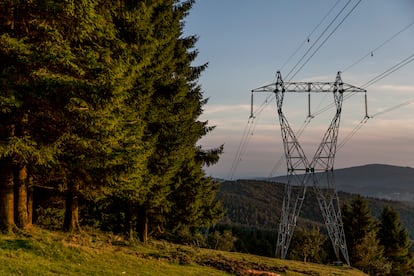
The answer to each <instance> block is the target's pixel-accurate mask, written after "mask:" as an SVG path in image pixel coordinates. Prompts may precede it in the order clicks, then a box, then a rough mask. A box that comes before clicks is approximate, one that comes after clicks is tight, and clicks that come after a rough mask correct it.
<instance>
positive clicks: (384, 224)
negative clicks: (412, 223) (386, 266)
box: [378, 207, 414, 275]
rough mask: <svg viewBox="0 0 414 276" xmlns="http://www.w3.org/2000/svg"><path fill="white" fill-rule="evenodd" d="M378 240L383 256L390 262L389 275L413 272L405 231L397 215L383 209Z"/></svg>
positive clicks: (393, 211)
mask: <svg viewBox="0 0 414 276" xmlns="http://www.w3.org/2000/svg"><path fill="white" fill-rule="evenodd" d="M378 238H379V241H380V244H381V245H382V246H384V249H385V250H384V256H385V257H386V258H387V259H388V260H389V261H390V262H391V264H392V269H391V275H409V274H410V273H411V274H412V273H413V270H414V260H413V257H412V255H411V254H410V253H409V247H410V245H411V243H410V239H409V237H408V232H407V230H406V229H405V228H404V227H403V225H402V224H401V222H400V218H399V215H398V213H397V212H396V211H395V210H394V209H392V208H391V207H385V208H384V209H383V211H382V213H381V219H380V224H379V231H378Z"/></svg>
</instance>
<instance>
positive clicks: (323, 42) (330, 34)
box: [290, 0, 362, 79]
mask: <svg viewBox="0 0 414 276" xmlns="http://www.w3.org/2000/svg"><path fill="white" fill-rule="evenodd" d="M361 1H362V0H359V1H358V2H357V3H356V4H355V5H354V6H353V7H352V9H351V10H350V11H349V12H348V13H347V14H346V15H345V17H344V18H342V20H341V21H340V22H339V23H338V24H337V25H336V27H335V28H334V29H333V30H332V31H331V32H330V33H329V35H328V36H327V37H326V38H325V39H324V40H323V41H322V43H321V44H320V45H319V46H318V48H316V50H315V51H313V53H312V55H310V56H309V57H308V59H307V60H306V61H305V62H304V63H303V64H302V65H301V66H300V67H299V69H298V70H297V71H296V72H295V74H293V75H292V77H291V78H290V79H293V78H294V77H295V76H296V75H297V74H298V73H299V71H300V70H302V68H303V67H304V66H305V65H306V64H307V63H308V62H309V61H310V59H311V58H312V57H313V56H314V55H315V54H316V53H317V52H318V51H319V49H320V48H321V47H322V46H323V45H324V44H325V42H326V41H327V40H328V39H329V38H330V37H331V36H332V35H333V34H334V33H335V32H336V30H337V29H338V28H339V27H340V26H341V25H342V23H343V22H344V21H345V19H347V18H348V17H349V15H350V14H351V13H352V12H353V11H354V10H355V9H356V7H358V5H359V4H360V3H361ZM347 4H348V3H347Z"/></svg>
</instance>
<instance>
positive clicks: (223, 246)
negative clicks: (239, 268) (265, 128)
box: [207, 230, 237, 251]
mask: <svg viewBox="0 0 414 276" xmlns="http://www.w3.org/2000/svg"><path fill="white" fill-rule="evenodd" d="M236 240H237V238H236V237H234V236H233V234H232V232H231V231H230V230H224V231H223V233H220V232H219V231H217V230H216V231H214V232H212V233H210V234H209V235H208V239H207V243H208V246H209V247H210V248H212V249H215V250H220V251H232V250H233V249H234V243H235V241H236Z"/></svg>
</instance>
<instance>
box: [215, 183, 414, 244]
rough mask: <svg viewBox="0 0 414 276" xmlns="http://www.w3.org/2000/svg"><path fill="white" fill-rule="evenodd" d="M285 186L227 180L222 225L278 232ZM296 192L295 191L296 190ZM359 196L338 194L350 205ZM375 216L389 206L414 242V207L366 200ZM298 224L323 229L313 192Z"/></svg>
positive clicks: (223, 189) (222, 194) (221, 191)
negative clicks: (395, 211)
mask: <svg viewBox="0 0 414 276" xmlns="http://www.w3.org/2000/svg"><path fill="white" fill-rule="evenodd" d="M283 189H284V184H282V183H275V182H268V181H258V180H237V181H224V182H222V183H221V185H220V189H219V192H218V194H217V195H218V197H219V198H220V199H221V200H222V203H223V207H224V209H225V210H226V215H225V217H224V218H223V220H222V222H223V223H229V224H236V225H242V226H246V227H257V228H261V229H267V230H271V229H272V230H276V229H277V227H278V221H279V216H280V208H281V206H282V200H283V192H284V190H283ZM293 191H294V189H293ZM357 196H358V195H356V194H349V193H343V192H340V193H339V197H340V202H341V203H342V204H347V203H349V202H351V201H352V200H353V199H355V198H356V197H357ZM366 200H367V202H368V205H369V209H370V210H371V212H372V215H373V216H374V217H377V218H378V217H380V214H381V211H382V210H383V209H384V208H385V207H386V206H391V207H393V208H394V209H395V210H397V211H398V213H399V214H400V217H401V221H402V222H403V224H404V225H405V226H406V227H407V229H408V231H409V234H410V237H411V239H413V240H414V206H411V205H408V204H405V203H401V202H396V201H389V200H380V199H375V198H366ZM298 225H299V226H302V227H306V226H313V225H316V226H320V227H323V219H322V215H321V212H320V210H319V205H318V202H317V200H316V197H315V193H314V191H313V190H312V189H311V188H310V189H308V190H307V193H306V199H305V201H304V202H303V206H302V210H301V213H300V217H299V221H298Z"/></svg>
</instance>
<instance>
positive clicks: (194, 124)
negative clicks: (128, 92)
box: [138, 1, 221, 241]
mask: <svg viewBox="0 0 414 276" xmlns="http://www.w3.org/2000/svg"><path fill="white" fill-rule="evenodd" d="M159 2H160V5H159V6H158V7H157V8H156V12H157V13H156V17H155V18H154V22H155V32H157V33H159V34H160V35H161V36H162V39H160V43H159V49H158V51H157V54H156V55H155V56H154V63H155V64H156V66H155V65H154V66H152V67H151V68H150V70H153V72H154V73H153V74H152V75H151V79H150V81H152V83H153V84H154V86H153V88H154V94H153V96H152V97H151V107H152V108H151V109H150V110H149V112H148V116H147V117H146V118H147V122H148V128H147V129H148V133H149V134H150V135H151V136H152V137H156V145H155V151H154V153H153V154H152V155H151V156H150V158H149V163H148V168H149V171H148V175H147V177H146V182H147V183H149V186H150V187H151V191H150V193H149V194H148V197H147V199H146V201H145V202H144V203H143V204H142V205H141V206H140V208H139V210H140V212H139V214H138V216H139V217H140V218H141V221H142V222H141V223H140V224H139V225H140V230H139V232H140V233H141V239H142V240H144V241H145V240H146V237H147V234H146V233H147V230H148V226H149V225H151V226H152V227H154V229H159V232H163V231H164V230H165V229H164V228H165V227H167V228H168V227H169V226H168V224H169V223H168V221H167V219H166V217H169V216H170V215H171V214H173V213H176V212H182V214H183V215H184V214H185V213H188V214H189V215H190V214H195V213H196V214H195V216H194V218H195V220H198V221H201V220H206V218H203V219H201V218H198V217H202V216H203V215H202V214H203V213H204V214H205V215H207V214H208V212H206V211H205V209H208V208H209V207H212V210H215V211H212V212H211V213H210V214H209V215H210V216H212V214H216V215H215V216H216V217H218V215H219V213H220V212H219V211H217V210H218V207H217V205H216V203H214V199H213V200H212V197H214V196H212V195H214V192H213V191H214V189H215V188H214V185H213V184H212V182H211V180H210V179H208V178H205V177H204V173H203V172H202V170H201V166H202V164H203V162H198V161H197V160H195V159H196V158H199V157H201V155H200V156H197V154H198V152H201V151H199V150H198V149H197V147H196V146H195V145H196V143H197V141H198V140H199V139H200V138H201V137H202V136H203V135H205V134H206V133H207V132H208V127H206V123H205V122H200V121H198V116H199V115H200V114H201V112H202V105H203V104H204V103H205V101H204V100H203V99H202V93H201V89H200V87H199V86H198V85H197V84H196V81H197V79H198V77H199V75H200V73H201V72H202V71H203V70H204V69H205V68H206V65H202V66H196V67H192V65H191V63H192V62H193V61H194V59H195V57H196V56H197V51H195V50H193V49H192V48H193V47H194V45H195V43H196V41H197V38H196V37H195V36H190V37H183V33H182V32H183V30H182V28H183V23H182V20H183V18H184V17H185V16H186V15H187V13H188V11H189V9H190V8H191V6H192V4H193V2H194V1H184V2H179V1H159ZM220 151H221V149H217V152H220ZM206 160H207V159H206ZM197 190H198V192H197ZM203 192H204V193H205V194H206V195H208V196H207V200H205V201H204V202H203V201H200V200H198V203H194V202H195V201H197V198H198V197H199V195H196V194H200V195H201V194H202V193H203ZM184 194H185V197H186V200H187V202H188V203H190V202H193V204H192V205H191V204H190V205H191V206H193V207H194V209H193V210H191V211H190V210H188V208H191V207H185V208H187V211H185V210H183V209H180V208H182V207H183V206H182V205H179V204H177V203H176V202H177V201H176V200H177V199H178V198H183V195H184ZM187 196H188V197H189V198H190V199H188V198H187ZM192 196H193V198H192V199H191V197H192ZM196 204H200V206H199V207H197V206H196ZM203 204H204V205H203ZM206 205H207V206H206ZM177 208H178V209H177ZM197 212H198V213H197ZM188 219H189V217H188V216H187V215H186V216H183V217H182V221H180V220H178V221H176V225H180V224H181V225H182V224H186V223H188V221H187V222H186V220H188ZM214 219H215V218H211V219H210V220H211V221H213V220H214ZM193 222H194V221H193ZM198 224H199V223H198ZM172 228H173V229H174V228H176V226H173V227H172ZM173 229H167V230H169V231H171V230H173Z"/></svg>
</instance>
